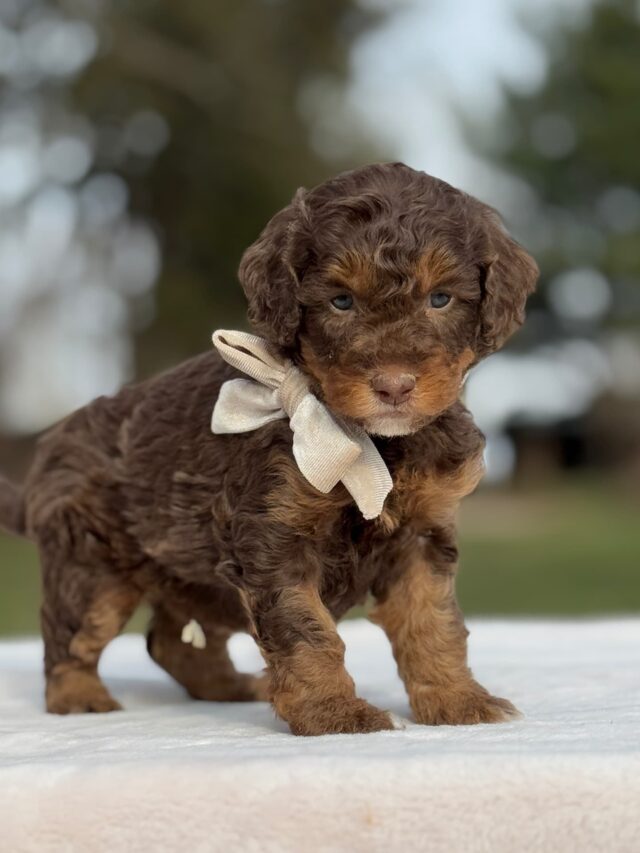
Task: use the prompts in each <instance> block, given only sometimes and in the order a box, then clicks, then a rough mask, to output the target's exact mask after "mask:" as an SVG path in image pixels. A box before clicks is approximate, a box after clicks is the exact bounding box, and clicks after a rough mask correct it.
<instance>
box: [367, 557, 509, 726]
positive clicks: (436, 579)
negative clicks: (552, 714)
mask: <svg viewBox="0 0 640 853" xmlns="http://www.w3.org/2000/svg"><path fill="white" fill-rule="evenodd" d="M371 619H372V620H373V621H374V622H376V623H377V624H378V625H381V626H382V627H383V628H384V630H385V631H386V633H387V635H388V637H389V640H390V641H391V645H392V648H393V653H394V656H395V658H396V662H397V664H398V671H399V673H400V676H401V678H402V680H403V681H404V683H405V687H406V689H407V693H408V694H409V702H410V705H411V709H412V711H413V714H414V717H415V719H416V721H417V722H419V723H424V724H428V725H439V724H449V725H456V724H470V723H480V722H487V723H489V722H499V721H501V720H505V719H508V718H509V717H511V716H513V715H515V714H516V713H517V712H516V711H515V708H513V706H512V705H511V703H509V702H507V701H506V700H505V699H497V698H496V697H494V696H491V695H490V694H489V693H487V691H486V690H485V689H484V688H483V687H481V686H480V685H479V684H478V683H477V682H476V681H474V679H473V677H472V675H471V671H470V670H469V668H468V666H467V634H468V632H467V629H466V628H465V626H464V622H463V619H462V615H461V613H460V610H459V609H458V605H457V603H456V599H455V592H454V576H453V572H451V573H442V572H439V573H438V572H434V571H433V570H432V567H431V566H430V565H429V564H428V563H427V562H426V560H425V559H424V558H421V557H420V556H418V555H416V557H415V558H414V559H413V561H412V562H411V564H410V565H409V567H408V568H407V570H406V571H405V573H404V574H403V575H402V576H401V577H400V579H399V580H398V581H397V582H396V584H395V585H394V586H393V587H392V588H391V590H390V591H389V593H388V595H387V596H386V598H385V599H384V600H383V601H380V602H379V603H378V604H377V605H376V607H375V609H374V611H373V612H372V614H371Z"/></svg>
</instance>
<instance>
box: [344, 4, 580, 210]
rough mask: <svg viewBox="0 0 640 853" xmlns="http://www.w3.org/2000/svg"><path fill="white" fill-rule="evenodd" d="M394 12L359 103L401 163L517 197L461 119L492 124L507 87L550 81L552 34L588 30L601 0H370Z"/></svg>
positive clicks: (478, 190) (368, 61) (371, 44)
mask: <svg viewBox="0 0 640 853" xmlns="http://www.w3.org/2000/svg"><path fill="white" fill-rule="evenodd" d="M362 2H363V3H364V4H365V5H369V6H376V7H380V6H383V7H385V8H391V9H392V10H394V14H393V15H392V17H391V19H390V20H389V21H388V23H387V24H386V25H385V26H384V27H382V28H380V29H379V30H378V31H377V32H376V33H373V34H371V35H369V36H368V37H367V38H366V39H364V40H363V41H362V43H361V44H360V45H359V46H358V48H357V49H356V51H355V54H354V58H353V66H354V76H355V79H354V83H353V87H352V91H351V105H352V108H353V109H354V110H357V111H358V112H359V113H360V114H361V115H362V116H363V117H364V119H365V121H366V122H367V124H368V125H369V126H370V127H371V129H372V132H373V133H374V134H375V135H376V136H379V137H381V138H382V139H383V140H384V141H385V142H386V144H387V146H388V148H389V149H390V150H391V151H393V152H395V153H396V155H397V157H398V158H399V159H401V160H404V161H405V162H407V163H408V164H409V165H411V166H414V167H416V168H420V169H425V170H426V171H428V172H431V173H432V174H435V175H436V176H438V177H440V178H443V179H444V180H447V181H449V182H450V183H452V184H454V185H456V186H459V187H461V188H462V189H465V190H467V191H469V192H472V193H475V194H477V195H479V196H481V197H483V198H484V199H485V200H487V201H490V202H491V201H493V202H494V203H497V202H499V201H500V200H501V199H502V198H503V197H504V196H505V195H506V193H507V192H508V189H507V188H506V187H505V186H503V184H502V182H501V180H500V179H499V177H498V176H496V175H495V174H494V173H492V172H491V171H490V170H489V169H488V167H487V166H486V165H484V164H482V163H480V162H479V161H478V160H477V159H476V158H475V157H473V155H471V153H470V152H469V151H468V150H467V147H466V145H465V143H464V141H463V139H462V137H461V133H460V130H459V126H458V120H457V116H456V114H457V112H465V113H467V114H468V115H470V116H471V117H473V118H474V119H476V120H479V121H488V122H490V121H491V118H492V117H493V116H494V115H495V114H496V112H497V111H498V109H499V107H500V105H501V103H502V90H503V86H504V84H508V85H509V86H511V87H513V88H515V89H518V90H531V89H535V88H536V87H537V86H539V85H540V83H541V82H542V81H543V79H544V74H545V70H546V60H545V53H544V50H543V47H542V44H541V41H540V39H539V38H537V37H536V36H535V35H532V33H531V25H533V27H534V28H539V29H541V30H542V32H544V31H545V29H546V28H548V27H553V26H554V25H555V22H557V21H568V22H573V21H575V22H579V21H581V20H582V19H584V18H585V16H586V15H587V14H588V12H589V9H590V7H591V0H478V2H473V0H362Z"/></svg>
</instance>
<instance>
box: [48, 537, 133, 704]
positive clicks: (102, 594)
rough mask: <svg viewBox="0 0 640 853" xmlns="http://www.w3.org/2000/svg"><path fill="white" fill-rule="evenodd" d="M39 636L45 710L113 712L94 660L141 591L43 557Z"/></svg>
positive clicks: (102, 573) (112, 701)
mask: <svg viewBox="0 0 640 853" xmlns="http://www.w3.org/2000/svg"><path fill="white" fill-rule="evenodd" d="M43 581H44V583H43V596H44V597H43V603H42V609H41V623H42V635H43V639H44V645H45V676H46V681H47V686H46V704H47V710H48V711H50V712H51V713H54V714H75V713H82V712H85V711H96V712H100V711H115V710H118V709H119V708H120V705H119V704H118V703H117V702H116V701H115V699H113V697H112V696H111V695H110V693H109V691H108V690H107V689H106V687H105V686H104V684H103V683H102V681H101V680H100V677H99V675H98V661H99V659H100V655H101V653H102V650H103V649H104V647H105V646H106V645H107V643H108V642H109V641H110V640H112V639H113V638H114V637H116V636H117V635H118V634H119V633H120V631H121V630H122V628H123V626H124V625H125V623H126V622H127V620H128V619H129V617H130V616H131V614H132V613H133V611H134V610H135V608H136V606H137V605H138V603H139V601H140V594H139V592H138V591H137V590H136V589H135V588H133V587H131V586H130V585H129V584H127V583H125V581H124V580H123V579H121V578H119V577H117V576H115V575H110V574H108V573H107V572H105V571H100V570H94V569H89V568H86V567H85V566H77V565H75V564H73V563H65V562H61V563H60V564H58V563H57V561H56V560H55V559H52V558H51V557H50V556H48V555H46V554H43Z"/></svg>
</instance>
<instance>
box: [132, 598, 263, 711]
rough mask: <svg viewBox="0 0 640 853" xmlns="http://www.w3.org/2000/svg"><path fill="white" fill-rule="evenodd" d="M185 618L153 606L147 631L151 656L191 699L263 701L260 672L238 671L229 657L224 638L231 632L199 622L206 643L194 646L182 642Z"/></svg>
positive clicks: (226, 638) (226, 639)
mask: <svg viewBox="0 0 640 853" xmlns="http://www.w3.org/2000/svg"><path fill="white" fill-rule="evenodd" d="M184 624H185V619H184V618H180V616H179V615H177V614H174V613H171V612H169V610H167V609H166V608H165V607H162V606H157V607H155V608H154V612H153V619H152V621H151V625H150V627H149V633H148V635H147V649H148V651H149V654H150V655H151V657H152V658H153V660H154V661H155V662H156V663H157V664H158V665H159V666H161V667H162V668H163V669H164V670H166V671H167V672H168V673H169V675H171V676H172V677H173V678H175V680H176V681H177V682H178V683H179V684H182V686H183V687H184V688H186V690H187V692H188V693H189V695H190V696H192V697H193V698H194V699H205V700H207V701H209V702H254V701H266V699H267V685H266V679H265V677H264V676H262V677H258V676H254V675H247V674H245V673H240V672H238V671H237V670H236V669H235V667H234V665H233V663H232V661H231V658H230V657H229V652H228V650H227V641H228V639H229V637H230V636H231V634H232V632H231V631H230V630H228V629H226V628H223V627H220V626H216V625H209V624H203V625H202V627H203V629H204V632H205V638H206V646H205V648H203V649H196V648H194V647H193V646H191V645H189V644H187V643H183V642H182V628H183V627H184Z"/></svg>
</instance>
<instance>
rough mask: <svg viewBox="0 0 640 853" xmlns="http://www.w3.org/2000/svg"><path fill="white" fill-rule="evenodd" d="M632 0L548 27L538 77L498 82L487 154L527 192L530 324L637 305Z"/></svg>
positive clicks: (590, 328)
mask: <svg viewBox="0 0 640 853" xmlns="http://www.w3.org/2000/svg"><path fill="white" fill-rule="evenodd" d="M638 8H639V7H638V4H637V3H636V2H635V0H596V2H595V3H594V6H593V8H592V10H591V13H590V15H589V16H588V18H587V20H586V22H583V24H582V25H581V26H574V27H572V28H571V27H569V28H565V29H564V30H560V31H558V29H557V28H556V29H554V30H553V33H552V34H551V35H550V36H549V35H548V42H549V44H548V50H549V68H548V73H547V76H546V79H545V82H544V84H543V85H542V87H541V88H540V89H539V90H538V91H536V92H533V93H527V94H522V93H516V92H514V91H511V92H507V100H506V106H505V110H504V126H503V129H502V132H500V133H495V128H494V133H493V134H492V140H491V142H492V145H491V147H490V154H491V156H492V158H493V159H494V161H495V162H497V163H498V164H499V165H500V166H501V167H502V168H506V169H507V170H508V171H510V172H511V173H512V174H515V175H516V176H518V177H520V178H523V179H524V180H525V181H526V182H527V184H528V185H529V186H530V187H531V188H532V190H533V191H534V194H535V196H536V200H535V202H534V203H533V204H531V205H529V210H530V213H529V214H528V216H527V217H525V221H523V223H522V226H521V230H522V231H523V232H524V233H525V239H526V240H527V242H528V244H529V245H531V247H532V249H533V251H534V253H535V255H536V257H537V259H538V260H539V262H540V264H541V268H542V279H541V294H542V299H541V300H540V301H545V302H546V304H547V307H548V308H551V309H552V313H551V314H547V315H546V319H545V320H542V318H541V316H539V318H538V319H539V320H540V322H538V323H535V322H533V323H530V324H529V325H528V328H526V329H525V334H527V335H529V336H531V335H533V336H535V337H538V338H540V337H545V336H546V335H549V334H551V335H555V334H557V333H558V332H560V333H562V334H566V333H578V334H589V333H593V332H596V331H597V330H598V328H600V327H601V325H602V323H603V322H604V321H607V322H611V321H613V322H614V323H616V324H618V325H620V324H628V323H630V322H632V321H637V319H638V316H639V315H640V287H639V283H640V158H638V155H637V150H636V148H635V143H636V140H637V139H638V138H640V109H639V106H638V105H639V104H640V62H639V59H638V58H639V57H640V16H639V11H638ZM523 207H527V205H526V204H525V205H523Z"/></svg>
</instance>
